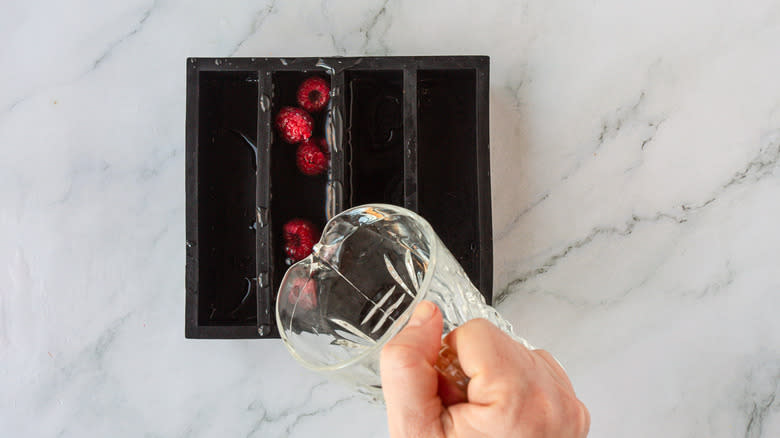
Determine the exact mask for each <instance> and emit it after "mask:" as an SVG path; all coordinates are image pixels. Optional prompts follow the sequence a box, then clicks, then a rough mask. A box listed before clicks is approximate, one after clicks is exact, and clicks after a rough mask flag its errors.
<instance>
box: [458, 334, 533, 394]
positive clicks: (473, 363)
mask: <svg viewBox="0 0 780 438" xmlns="http://www.w3.org/2000/svg"><path fill="white" fill-rule="evenodd" d="M444 342H445V343H447V345H448V346H450V347H451V348H453V349H454V350H455V352H456V353H457V355H458V359H459V360H460V364H461V366H462V368H463V371H464V372H465V373H466V375H467V376H469V377H470V378H471V381H470V382H469V385H468V389H467V394H468V400H469V402H470V403H478V404H482V405H489V404H492V403H494V402H497V401H499V400H501V399H502V398H503V397H504V396H505V395H506V393H507V392H511V391H516V390H518V388H515V387H512V388H509V387H507V384H506V383H507V381H508V379H507V377H508V376H522V375H525V374H529V372H530V371H531V370H532V369H533V367H534V359H533V358H532V357H531V354H530V352H529V351H528V350H527V349H525V348H523V347H522V345H520V343H518V342H517V341H515V340H514V339H512V338H511V337H509V335H507V334H506V333H504V332H503V331H501V330H500V329H499V328H498V327H496V326H495V325H493V324H492V323H491V322H489V321H487V320H485V319H474V320H471V321H469V322H467V323H466V324H464V325H462V326H461V327H458V328H457V329H455V330H454V331H453V332H452V333H450V334H449V335H448V336H447V337H446V338H445V339H444ZM509 381H510V382H514V383H515V384H516V385H522V384H523V380H522V379H519V378H518V379H509Z"/></svg>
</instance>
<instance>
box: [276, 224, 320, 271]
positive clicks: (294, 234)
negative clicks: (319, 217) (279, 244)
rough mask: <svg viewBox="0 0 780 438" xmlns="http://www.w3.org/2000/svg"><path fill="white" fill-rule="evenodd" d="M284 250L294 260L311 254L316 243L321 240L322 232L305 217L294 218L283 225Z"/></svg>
mask: <svg viewBox="0 0 780 438" xmlns="http://www.w3.org/2000/svg"><path fill="white" fill-rule="evenodd" d="M283 231H284V252H286V253H287V255H288V256H289V257H290V258H291V259H292V261H293V262H297V261H298V260H301V259H304V258H306V257H308V255H309V254H311V250H312V248H313V247H314V244H315V243H317V241H318V240H320V232H319V230H318V229H317V227H315V226H314V224H312V223H311V222H309V221H307V220H304V219H292V220H290V221H289V222H287V223H286V224H284V227H283Z"/></svg>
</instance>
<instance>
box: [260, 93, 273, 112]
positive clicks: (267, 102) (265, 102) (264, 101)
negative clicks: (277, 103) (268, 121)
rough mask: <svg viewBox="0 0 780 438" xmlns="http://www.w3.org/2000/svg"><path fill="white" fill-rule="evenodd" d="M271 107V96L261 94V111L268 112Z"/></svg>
mask: <svg viewBox="0 0 780 438" xmlns="http://www.w3.org/2000/svg"><path fill="white" fill-rule="evenodd" d="M270 109H271V98H270V97H268V95H267V94H261V95H260V111H262V112H266V111H268V110H270Z"/></svg>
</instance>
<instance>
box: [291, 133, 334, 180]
mask: <svg viewBox="0 0 780 438" xmlns="http://www.w3.org/2000/svg"><path fill="white" fill-rule="evenodd" d="M328 161H330V153H329V151H328V143H327V142H325V139H324V138H320V139H316V140H314V139H309V140H306V141H304V142H303V143H301V145H300V146H298V150H297V151H296V152H295V164H297V165H298V170H300V171H301V173H302V174H304V175H309V176H314V175H319V174H321V173H322V172H324V171H325V169H327V168H328Z"/></svg>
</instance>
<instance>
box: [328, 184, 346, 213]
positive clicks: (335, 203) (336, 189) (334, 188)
mask: <svg viewBox="0 0 780 438" xmlns="http://www.w3.org/2000/svg"><path fill="white" fill-rule="evenodd" d="M343 201H344V189H343V187H342V185H341V183H340V182H339V181H328V185H327V186H326V187H325V218H326V220H331V218H333V216H335V215H337V214H338V213H339V211H341V206H342V205H343V203H344V202H343Z"/></svg>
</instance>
